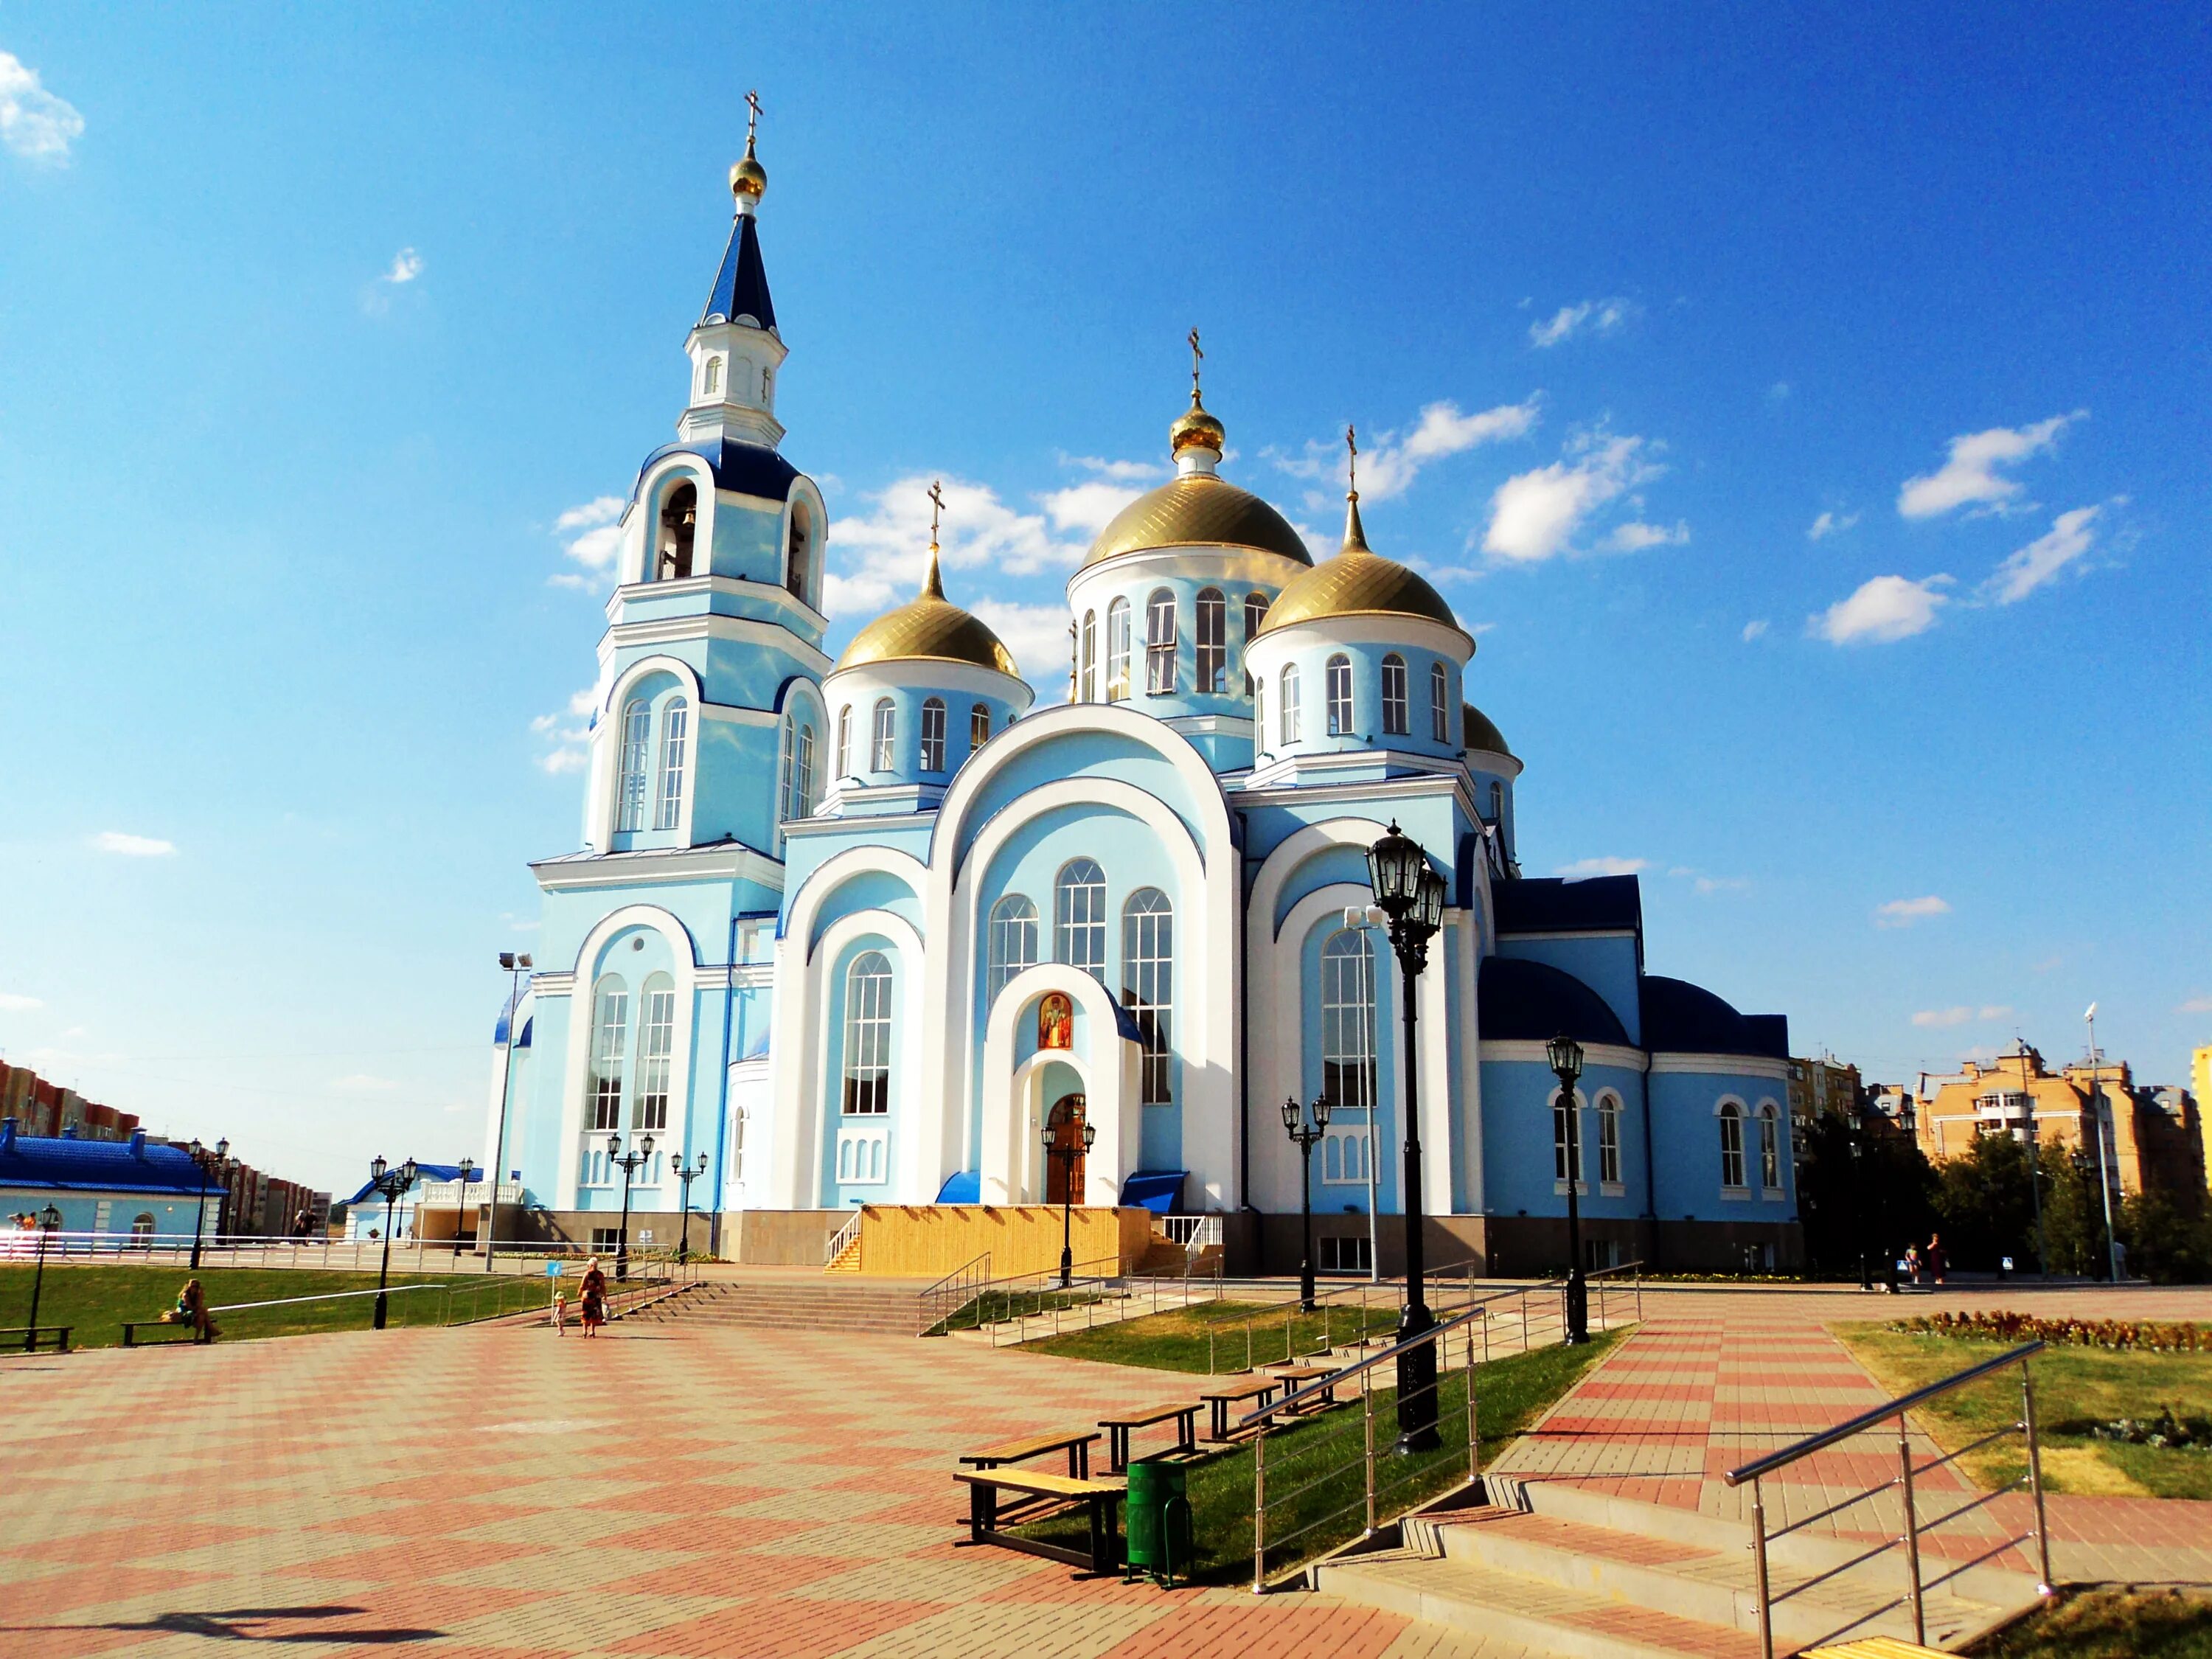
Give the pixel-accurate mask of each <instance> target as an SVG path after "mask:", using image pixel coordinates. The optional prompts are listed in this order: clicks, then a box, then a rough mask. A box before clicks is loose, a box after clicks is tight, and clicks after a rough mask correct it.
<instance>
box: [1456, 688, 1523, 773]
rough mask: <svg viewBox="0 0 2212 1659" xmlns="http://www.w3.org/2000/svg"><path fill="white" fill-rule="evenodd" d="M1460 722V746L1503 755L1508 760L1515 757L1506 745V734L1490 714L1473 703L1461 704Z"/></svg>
mask: <svg viewBox="0 0 2212 1659" xmlns="http://www.w3.org/2000/svg"><path fill="white" fill-rule="evenodd" d="M1459 723H1460V747H1462V749H1468V750H1481V751H1485V752H1487V753H1489V754H1492V755H1503V756H1504V757H1505V758H1506V759H1508V760H1511V759H1513V758H1515V757H1514V753H1513V751H1512V750H1510V749H1508V748H1507V747H1506V746H1505V734H1504V732H1501V731H1499V730H1498V727H1497V726H1495V725H1494V724H1493V723H1492V720H1491V718H1490V716H1489V715H1487V714H1484V713H1483V712H1482V710H1480V708H1476V707H1475V706H1474V704H1473V703H1471V702H1463V703H1462V704H1461V705H1460V706H1459Z"/></svg>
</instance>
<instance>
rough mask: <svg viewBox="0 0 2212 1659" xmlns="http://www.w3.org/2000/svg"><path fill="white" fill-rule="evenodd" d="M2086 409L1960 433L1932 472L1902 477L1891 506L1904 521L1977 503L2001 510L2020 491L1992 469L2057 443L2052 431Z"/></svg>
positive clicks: (2084, 416)
mask: <svg viewBox="0 0 2212 1659" xmlns="http://www.w3.org/2000/svg"><path fill="white" fill-rule="evenodd" d="M2088 413H2089V411H2088V410H2086V409H2077V410H2075V411H2074V412H2073V413H2072V414H2071V415H2053V416H2051V418H2050V419H2049V420H2047V421H2038V422H2036V423H2035V424H2034V425H2033V426H2023V427H2008V426H1993V427H1991V428H1990V429H1989V430H1988V431H1986V432H1964V433H1960V435H1958V436H1957V437H1955V438H1954V439H1952V440H1951V447H1950V453H1949V454H1948V457H1947V458H1946V459H1945V460H1944V462H1943V465H1942V466H1940V467H1938V468H1936V471H1933V472H1930V473H1928V474H1925V475H1924V476H1923V477H1917V478H1907V479H1906V480H1905V486H1904V488H1903V489H1899V491H1898V493H1897V510H1898V511H1899V513H1902V514H1903V515H1904V516H1905V517H1906V518H1908V519H1929V518H1933V517H1935V516H1936V514H1938V513H1948V512H1950V511H1952V510H1953V509H1954V507H1972V506H1975V505H1977V504H1979V505H1981V506H1982V507H1984V510H1985V511H2000V512H2001V511H2002V510H2003V509H2004V508H2005V507H2007V506H2008V504H2009V503H2010V502H2011V501H2013V499H2014V498H2015V496H2017V495H2019V494H2020V493H2021V489H2022V486H2021V483H2019V481H2018V480H2016V479H2013V478H2008V477H2002V476H2001V475H2000V474H1999V473H1998V471H1997V469H1998V468H1999V467H2002V466H2011V465H2015V464H2017V463H2019V462H2021V461H2024V460H2026V459H2028V457H2030V456H2031V455H2033V454H2035V453H2037V452H2039V451H2040V450H2045V449H2048V448H2050V447H2051V445H2052V444H2053V443H2055V442H2057V439H2058V435H2059V434H2060V433H2061V432H2063V431H2064V430H2065V429H2066V428H2067V426H2068V425H2069V424H2070V423H2071V422H2075V421H2079V420H2084V419H2087V416H2088Z"/></svg>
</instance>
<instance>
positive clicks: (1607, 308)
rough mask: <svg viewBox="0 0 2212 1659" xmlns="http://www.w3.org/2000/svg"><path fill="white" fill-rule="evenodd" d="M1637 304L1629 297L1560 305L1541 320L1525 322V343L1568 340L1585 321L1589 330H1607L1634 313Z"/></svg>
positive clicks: (1604, 331) (1546, 343) (1554, 342)
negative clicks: (1526, 333) (1526, 332)
mask: <svg viewBox="0 0 2212 1659" xmlns="http://www.w3.org/2000/svg"><path fill="white" fill-rule="evenodd" d="M1636 311H1637V307H1636V305H1635V303H1634V302H1633V301H1629V300H1620V299H1613V300H1584V301H1583V302H1582V303H1581V304H1580V305H1573V306H1561V307H1559V309H1558V310H1557V311H1555V312H1553V313H1552V314H1551V316H1550V317H1549V318H1548V319H1545V320H1544V321H1541V322H1534V323H1531V324H1529V325H1528V343H1529V344H1530V345H1533V346H1537V347H1540V348H1541V347H1547V346H1555V345H1558V344H1559V343H1561V342H1562V341H1565V340H1571V339H1572V338H1574V337H1575V336H1576V335H1577V334H1579V333H1581V332H1582V331H1583V325H1585V324H1587V325H1589V331H1590V332H1591V333H1592V334H1611V333H1613V332H1614V331H1616V330H1618V329H1620V327H1621V326H1623V325H1625V324H1626V323H1627V322H1629V321H1630V320H1631V319H1632V318H1634V316H1635V315H1636Z"/></svg>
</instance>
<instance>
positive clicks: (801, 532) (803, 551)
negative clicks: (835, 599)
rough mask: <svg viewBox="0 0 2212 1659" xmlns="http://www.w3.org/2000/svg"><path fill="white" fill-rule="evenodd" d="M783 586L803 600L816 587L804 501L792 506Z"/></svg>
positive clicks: (810, 526)
mask: <svg viewBox="0 0 2212 1659" xmlns="http://www.w3.org/2000/svg"><path fill="white" fill-rule="evenodd" d="M765 384H766V379H765V377H763V386H765ZM783 585H784V586H786V587H787V588H789V589H790V590H791V592H793V593H794V594H796V595H798V597H799V599H806V596H807V594H808V593H809V592H811V591H812V589H813V586H814V520H813V517H812V515H811V514H810V513H808V512H807V510H806V503H805V502H804V501H793V503H792V505H791V550H790V553H789V554H788V556H787V557H786V558H785V560H784V566H783ZM807 602H808V603H809V604H811V603H812V601H811V600H808V601H807Z"/></svg>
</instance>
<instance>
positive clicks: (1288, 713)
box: [1275, 662, 1298, 743]
mask: <svg viewBox="0 0 2212 1659" xmlns="http://www.w3.org/2000/svg"><path fill="white" fill-rule="evenodd" d="M1278 685H1279V692H1278V695H1277V696H1276V699H1275V701H1276V702H1279V703H1280V704H1282V710H1281V713H1280V714H1278V715H1277V717H1276V719H1277V722H1278V724H1279V725H1280V726H1281V727H1282V740H1283V741H1284V742H1285V743H1296V742H1297V740H1298V665H1297V664H1296V663H1294V662H1286V663H1285V664H1284V665H1283V674H1282V678H1281V679H1280V680H1279V682H1278Z"/></svg>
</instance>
